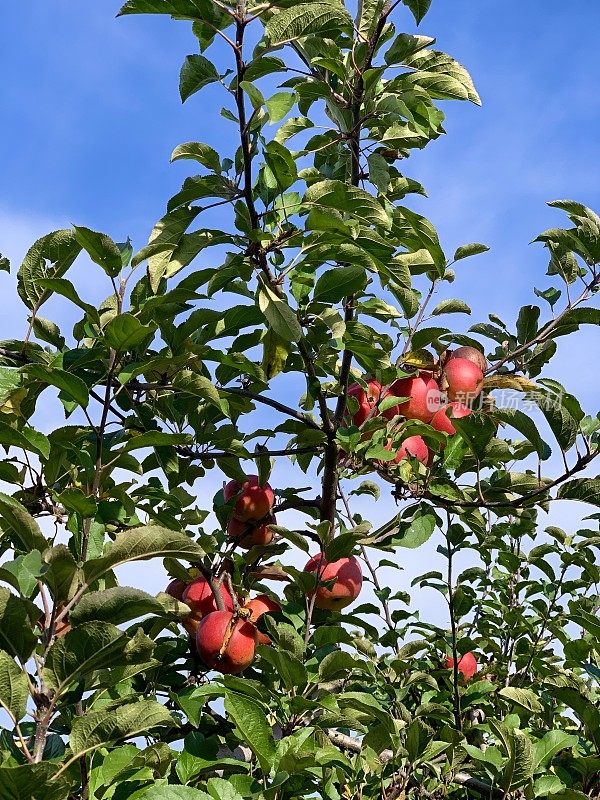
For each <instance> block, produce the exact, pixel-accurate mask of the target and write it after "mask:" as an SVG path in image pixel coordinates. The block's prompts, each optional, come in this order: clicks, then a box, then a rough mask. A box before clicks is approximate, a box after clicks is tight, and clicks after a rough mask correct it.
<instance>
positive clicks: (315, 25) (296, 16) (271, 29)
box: [265, 2, 352, 46]
mask: <svg viewBox="0 0 600 800" xmlns="http://www.w3.org/2000/svg"><path fill="white" fill-rule="evenodd" d="M340 32H343V33H351V32H352V18H351V17H350V15H349V14H348V12H347V11H346V9H345V8H344V7H343V6H342V5H341V4H340V5H337V4H334V3H331V2H330V3H299V4H298V5H293V6H292V7H291V8H285V9H283V10H282V11H278V12H277V13H275V14H273V16H272V17H271V18H270V19H269V21H268V22H267V24H266V26H265V33H266V35H267V36H268V38H269V39H270V42H271V45H272V46H276V45H279V44H285V43H286V42H292V41H295V40H296V39H301V38H303V37H305V36H310V35H314V34H319V35H320V36H325V35H326V34H332V35H334V34H339V33H340Z"/></svg>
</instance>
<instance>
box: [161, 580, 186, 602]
mask: <svg viewBox="0 0 600 800" xmlns="http://www.w3.org/2000/svg"><path fill="white" fill-rule="evenodd" d="M186 589H187V583H185V581H182V580H179V578H174V580H172V581H171V583H170V584H169V585H168V586H167V588H166V589H165V592H166V593H167V594H170V595H171V597H174V598H175V600H183V593H184V592H185V590H186Z"/></svg>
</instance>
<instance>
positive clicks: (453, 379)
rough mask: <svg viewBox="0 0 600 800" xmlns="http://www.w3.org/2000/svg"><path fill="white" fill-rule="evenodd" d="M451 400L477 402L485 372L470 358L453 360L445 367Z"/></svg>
mask: <svg viewBox="0 0 600 800" xmlns="http://www.w3.org/2000/svg"><path fill="white" fill-rule="evenodd" d="M444 375H445V376H446V380H447V381H448V397H449V398H450V400H460V401H462V402H465V403H466V402H468V401H469V400H475V399H476V398H477V397H479V395H480V394H481V390H482V388H483V372H482V371H481V370H480V369H479V367H478V366H477V364H474V363H473V362H472V361H470V360H469V359H468V358H451V359H450V361H448V363H447V364H446V366H445V367H444Z"/></svg>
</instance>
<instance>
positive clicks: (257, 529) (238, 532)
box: [227, 517, 275, 550]
mask: <svg viewBox="0 0 600 800" xmlns="http://www.w3.org/2000/svg"><path fill="white" fill-rule="evenodd" d="M274 524H275V517H273V518H272V519H271V520H270V522H269V523H268V524H262V523H261V524H260V525H252V524H251V523H248V522H240V520H239V519H235V517H232V518H231V519H230V520H229V522H228V523H227V536H228V537H229V538H230V539H231V540H232V541H234V540H235V541H236V542H237V544H238V546H239V547H241V548H242V549H243V550H250V548H251V547H254V545H262V546H264V545H267V544H270V543H271V542H272V540H273V531H272V530H271V528H270V527H269V525H274Z"/></svg>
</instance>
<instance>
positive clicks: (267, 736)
mask: <svg viewBox="0 0 600 800" xmlns="http://www.w3.org/2000/svg"><path fill="white" fill-rule="evenodd" d="M225 711H226V712H227V716H228V717H229V718H230V719H231V720H232V721H233V722H234V723H235V726H236V728H237V729H238V730H239V732H240V734H241V737H242V740H243V741H244V742H245V744H247V745H248V747H249V748H250V749H251V750H252V752H253V753H254V754H255V755H256V757H257V758H258V760H259V762H260V766H261V769H262V770H263V772H265V773H267V774H268V773H269V771H270V769H271V764H272V763H273V760H274V758H275V740H274V739H273V733H272V731H271V727H270V725H269V723H268V722H267V720H266V716H265V710H264V708H263V707H262V706H261V705H259V704H258V703H257V702H256V701H255V700H252V699H251V698H250V697H245V696H243V695H241V694H237V693H236V692H228V693H227V695H226V696H225Z"/></svg>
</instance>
